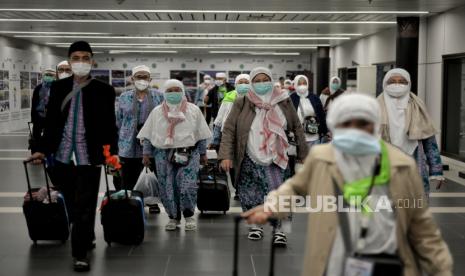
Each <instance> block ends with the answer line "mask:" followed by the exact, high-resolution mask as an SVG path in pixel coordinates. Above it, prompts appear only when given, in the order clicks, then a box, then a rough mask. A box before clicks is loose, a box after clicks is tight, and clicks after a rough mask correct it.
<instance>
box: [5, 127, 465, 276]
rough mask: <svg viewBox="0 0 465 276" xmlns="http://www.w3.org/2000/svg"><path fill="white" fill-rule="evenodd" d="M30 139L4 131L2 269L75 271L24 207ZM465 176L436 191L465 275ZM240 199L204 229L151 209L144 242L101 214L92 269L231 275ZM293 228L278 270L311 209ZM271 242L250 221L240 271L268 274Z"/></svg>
mask: <svg viewBox="0 0 465 276" xmlns="http://www.w3.org/2000/svg"><path fill="white" fill-rule="evenodd" d="M26 141H27V136H26V134H25V133H23V132H19V133H14V134H0V225H1V226H0V237H1V238H0V268H1V269H0V275H1V276H3V275H5V276H7V275H8V276H21V275H34V276H39V275H47V276H48V275H72V274H73V273H72V270H71V257H70V244H69V242H68V243H66V244H64V245H62V244H57V243H52V242H41V243H39V245H38V246H33V245H32V242H31V241H30V240H29V238H28V236H27V229H26V225H25V221H24V217H23V215H22V213H21V204H22V195H23V194H24V191H25V187H26V186H25V185H26V182H25V177H24V172H23V169H22V164H21V159H23V158H24V157H25V156H26V155H27V152H26V151H25V150H24V149H25V147H26ZM453 173H454V172H450V173H449V174H450V175H452V174H453ZM31 174H32V177H33V178H37V177H40V171H38V170H33V171H32V172H31ZM455 174H456V173H455ZM453 179H454V180H456V181H458V179H457V178H455V177H454V178H453ZM102 183H103V182H102ZM463 183H465V182H463ZM463 183H462V184H460V183H457V182H453V181H449V183H448V186H446V187H445V188H444V189H442V190H441V191H440V193H434V194H433V195H432V198H431V206H432V207H433V211H434V212H435V214H434V216H435V218H436V220H437V222H438V224H439V225H440V227H441V230H442V234H443V236H444V238H445V240H446V241H447V243H448V245H449V247H450V249H451V251H452V253H453V255H454V259H455V273H454V274H455V275H465V186H464V185H463ZM102 187H103V185H102ZM435 192H436V191H435ZM233 205H234V207H236V208H232V210H233V213H230V214H227V215H204V216H200V215H197V216H198V221H199V229H198V230H197V231H196V232H185V231H184V230H183V229H182V228H181V229H180V230H179V231H177V232H166V231H165V230H164V228H163V226H164V224H165V223H166V222H167V217H166V215H164V214H160V215H148V227H147V230H146V238H145V241H144V243H143V244H142V245H141V246H137V247H131V246H120V245H113V246H112V247H108V246H107V245H106V244H105V242H104V241H103V237H102V229H101V227H100V225H99V222H98V221H97V223H96V225H97V229H96V233H97V248H96V249H95V250H94V251H93V253H92V256H91V260H92V271H91V272H90V273H88V274H87V275H99V276H100V275H111V276H116V275H138V276H139V275H140V276H142V275H152V276H153V275H160V276H163V275H168V276H176V275H192V276H194V275H202V276H206V275H212V276H221V275H231V274H232V253H233V252H232V249H233V216H234V215H235V213H234V212H237V211H238V210H239V208H237V203H236V202H233ZM444 207H445V208H444ZM266 231H267V233H269V232H270V231H271V229H270V228H266ZM291 231H292V232H291V234H290V235H289V246H288V248H287V249H278V251H277V263H276V275H286V276H291V275H292V276H294V275H299V273H300V269H301V263H302V255H303V252H304V245H303V244H304V240H305V231H306V217H305V215H302V214H300V215H299V214H298V215H295V216H294V219H293V223H292V228H291ZM269 250H270V240H269V235H267V236H266V238H265V239H264V240H263V241H259V242H252V241H248V240H247V239H246V227H245V226H244V227H242V228H241V238H240V258H239V261H240V275H245V276H256V275H257V276H260V275H268V274H267V272H268V259H269V255H268V253H269ZM63 273H64V274H63Z"/></svg>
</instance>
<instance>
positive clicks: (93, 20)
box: [0, 18, 397, 25]
mask: <svg viewBox="0 0 465 276" xmlns="http://www.w3.org/2000/svg"><path fill="white" fill-rule="evenodd" d="M0 22H62V23H126V24H160V23H169V24H280V25H282V24H292V25H295V24H352V25H353V24H396V23H397V22H396V21H247V20H241V21H228V20H105V19H104V20H97V19H31V18H0Z"/></svg>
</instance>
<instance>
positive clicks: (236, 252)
mask: <svg viewBox="0 0 465 276" xmlns="http://www.w3.org/2000/svg"><path fill="white" fill-rule="evenodd" d="M242 219H243V218H242V217H241V216H236V217H234V256H233V257H234V259H233V276H238V275H239V224H240V222H241V221H242ZM268 222H269V223H270V224H271V225H273V234H272V237H273V236H274V234H275V233H276V227H275V225H277V220H276V219H274V218H270V219H269V220H268ZM275 248H276V246H275V245H274V243H273V239H271V253H270V268H269V272H268V275H269V276H274V260H275Z"/></svg>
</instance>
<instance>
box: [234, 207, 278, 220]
mask: <svg viewBox="0 0 465 276" xmlns="http://www.w3.org/2000/svg"><path fill="white" fill-rule="evenodd" d="M272 215H273V213H271V212H267V211H266V210H265V206H264V205H260V206H257V207H255V208H253V209H250V210H248V211H247V212H244V213H242V214H241V216H242V217H243V218H244V219H246V220H247V223H248V224H266V223H267V222H268V219H269V218H270V217H271V216H272Z"/></svg>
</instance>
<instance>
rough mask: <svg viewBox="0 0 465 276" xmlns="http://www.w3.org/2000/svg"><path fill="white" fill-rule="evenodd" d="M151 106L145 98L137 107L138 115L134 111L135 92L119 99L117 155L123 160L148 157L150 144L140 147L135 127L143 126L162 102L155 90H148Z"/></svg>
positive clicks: (146, 143) (129, 92) (123, 95)
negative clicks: (123, 158) (146, 155)
mask: <svg viewBox="0 0 465 276" xmlns="http://www.w3.org/2000/svg"><path fill="white" fill-rule="evenodd" d="M150 93H151V98H152V104H149V102H148V98H149V97H147V96H146V97H145V98H144V100H143V101H142V102H139V101H138V102H137V103H136V104H137V105H139V108H138V110H139V114H136V113H135V111H134V94H135V91H134V90H131V91H127V92H124V93H123V94H121V96H120V97H119V104H118V109H117V111H116V125H117V126H118V129H119V133H118V134H119V139H118V148H119V153H118V155H119V156H121V157H125V158H141V157H142V154H149V155H150V142H148V141H147V142H145V143H144V149H145V151H144V149H143V147H142V146H141V145H140V143H138V142H139V140H138V139H136V136H137V126H138V125H143V124H144V123H145V121H146V120H147V117H148V116H149V114H150V112H151V111H152V109H153V108H155V107H156V106H158V105H160V104H161V103H162V102H163V94H162V93H160V92H158V91H157V90H150Z"/></svg>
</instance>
